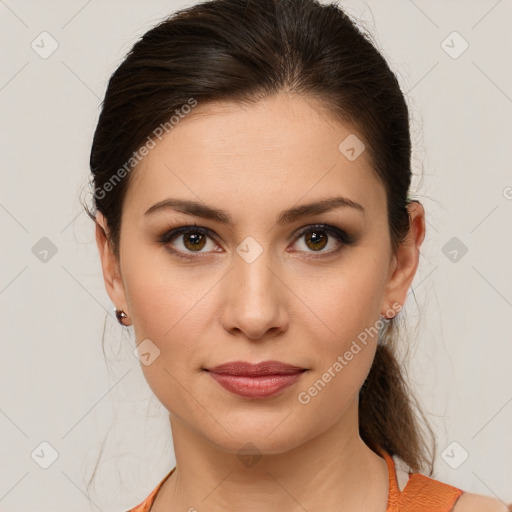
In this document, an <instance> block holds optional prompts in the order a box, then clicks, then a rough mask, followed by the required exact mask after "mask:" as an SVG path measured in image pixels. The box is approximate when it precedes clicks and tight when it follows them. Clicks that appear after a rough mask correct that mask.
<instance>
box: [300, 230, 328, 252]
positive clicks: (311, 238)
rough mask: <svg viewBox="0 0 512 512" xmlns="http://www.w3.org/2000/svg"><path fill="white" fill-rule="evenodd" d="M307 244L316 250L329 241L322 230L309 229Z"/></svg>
mask: <svg viewBox="0 0 512 512" xmlns="http://www.w3.org/2000/svg"><path fill="white" fill-rule="evenodd" d="M305 240H306V245H307V246H308V247H309V248H310V249H313V250H315V251H318V250H322V249H323V248H324V247H325V246H326V245H327V242H328V237H327V235H326V234H325V232H322V231H321V230H316V229H315V230H314V231H309V232H308V234H307V235H306V238H305ZM310 244H311V245H310Z"/></svg>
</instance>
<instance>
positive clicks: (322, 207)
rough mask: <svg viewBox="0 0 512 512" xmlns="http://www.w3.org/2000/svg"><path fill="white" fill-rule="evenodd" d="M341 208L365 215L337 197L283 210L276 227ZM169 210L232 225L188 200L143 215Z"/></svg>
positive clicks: (219, 214)
mask: <svg viewBox="0 0 512 512" xmlns="http://www.w3.org/2000/svg"><path fill="white" fill-rule="evenodd" d="M342 207H348V208H353V209H355V210H358V211H360V212H362V213H363V214H365V210H364V208H363V207H362V206H361V205H360V204H359V203H356V202H355V201H352V200H351V199H349V198H347V197H343V196H337V197H330V198H327V199H321V200H319V201H315V202H313V203H308V204H303V205H299V206H294V207H292V208H290V209H288V210H285V211H283V212H281V213H280V214H279V215H278V217H277V220H276V225H278V226H279V225H282V224H286V223H291V222H294V221H296V220H298V219H300V218H302V217H307V216H311V215H318V214H320V213H325V212H328V211H330V210H333V209H335V208H342ZM169 209H170V210H174V211H177V212H181V213H186V214H189V215H195V216H196V217H201V218H203V219H210V220H215V221H217V222H221V223H222V224H228V225H232V224H233V220H232V218H231V216H230V215H229V214H228V213H227V212H226V211H224V210H221V209H218V208H213V207H212V206H208V205H206V204H204V203H201V202H198V201H190V200H188V199H175V198H169V199H164V200H163V201H160V202H158V203H156V204H154V205H153V206H151V207H150V208H148V209H147V210H146V212H145V213H144V216H146V215H151V214H154V213H156V212H161V211H165V210H169Z"/></svg>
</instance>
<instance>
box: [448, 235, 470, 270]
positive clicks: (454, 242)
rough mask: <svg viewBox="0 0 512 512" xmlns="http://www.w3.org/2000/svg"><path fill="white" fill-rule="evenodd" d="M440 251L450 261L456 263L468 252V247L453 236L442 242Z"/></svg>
mask: <svg viewBox="0 0 512 512" xmlns="http://www.w3.org/2000/svg"><path fill="white" fill-rule="evenodd" d="M441 251H442V253H443V254H444V255H445V256H446V257H447V258H448V259H449V260H450V261H451V262H452V263H458V262H459V261H460V260H461V259H462V258H463V256H464V255H465V254H466V253H467V252H468V248H467V247H466V246H465V245H464V244H463V243H462V242H461V240H460V239H459V238H457V237H456V236H454V237H452V238H450V240H448V242H446V243H445V244H444V246H443V248H442V249H441Z"/></svg>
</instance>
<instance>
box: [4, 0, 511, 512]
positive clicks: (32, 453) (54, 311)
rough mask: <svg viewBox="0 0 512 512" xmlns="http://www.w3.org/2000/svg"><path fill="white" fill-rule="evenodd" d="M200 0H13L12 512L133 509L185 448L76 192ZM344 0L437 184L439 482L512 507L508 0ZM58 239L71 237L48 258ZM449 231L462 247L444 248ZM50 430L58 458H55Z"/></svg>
mask: <svg viewBox="0 0 512 512" xmlns="http://www.w3.org/2000/svg"><path fill="white" fill-rule="evenodd" d="M192 3H193V2H177V1H167V2H165V1H147V0H146V1H144V2H143V1H137V2H135V1H126V2H121V1H119V2H118V1H99V0H93V1H88V2H87V1H84V0H80V1H74V0H73V1H69V0H66V1H60V2H57V1H47V2H38V1H35V0H34V1H20V0H5V1H0V14H1V32H0V33H1V36H0V37H1V46H0V52H1V53H0V55H1V56H0V62H1V78H0V109H1V114H2V126H3V128H2V138H1V148H0V155H1V173H2V174H1V183H2V186H1V192H0V222H1V237H2V245H1V247H2V264H1V267H0V304H1V308H2V309H1V311H2V323H1V349H2V352H1V364H2V371H1V374H0V375H1V397H0V428H1V435H0V446H1V450H2V452H1V460H2V467H1V470H0V511H2V512H5V511H12V512H15V511H26V510H32V511H34V512H35V511H53V512H58V511H66V512H70V511H78V510H102V511H105V512H106V511H110V510H111V511H121V510H126V509H127V508H129V507H131V506H134V505H136V504H138V503H139V502H140V501H141V500H142V499H144V498H145V497H146V496H147V495H148V494H149V492H150V491H151V490H152V489H153V488H154V487H155V485H156V484H157V483H158V482H159V481H160V480H161V479H162V478H163V476H164V475H165V474H166V473H167V472H168V471H169V469H170V468H171V467H173V465H174V463H175V460H174V455H173V450H172V442H171V437H170V431H169V424H168V417H167V413H166V411H165V409H164V408H163V406H162V405H161V404H160V403H159V402H158V400H157V399H156V398H155V397H153V396H152V393H151V390H150V389H149V387H148V386H147V384H146V382H145V380H144V378H143V375H142V372H141V369H140V366H139V365H140V363H139V361H138V360H137V359H136V358H135V356H133V354H132V349H133V347H134V341H133V339H132V338H131V337H130V336H131V334H132V332H131V331H127V332H125V333H123V332H122V330H123V329H122V328H121V327H120V326H119V325H118V324H117V322H116V320H115V319H114V317H113V305H112V304H111V303H110V300H109V298H108V296H107V294H106V292H105V289H104V285H103V280H102V275H101V268H100V263H99V257H98V255H97V249H96V245H95V241H94V231H93V223H92V221H90V220H89V219H88V217H86V215H85V214H84V213H83V211H82V209H81V206H80V203H79V199H80V197H81V196H83V195H84V192H83V190H82V188H83V187H84V186H85V184H86V182H87V179H88V161H89V151H90V144H91V141H92V135H93V131H94V128H95V125H96V121H97V116H98V113H99V104H100V101H101V100H102V98H103V95H104V92H105V88H106V83H107V80H108V78H109V77H110V74H111V73H112V72H113V71H114V70H115V68H116V67H117V66H118V65H119V63H120V62H121V60H122V58H123V56H124V55H125V53H126V52H127V51H128V50H129V49H130V48H131V46H132V45H133V43H134V42H135V41H136V39H137V38H138V37H139V36H140V35H142V34H143V33H144V32H145V31H147V30H148V29H149V28H150V27H152V26H153V25H154V24H156V23H157V22H158V21H159V20H160V19H161V18H162V17H164V16H165V15H168V14H170V13H171V12H173V11H174V10H176V9H177V8H178V7H182V6H185V5H191V4H192ZM341 5H342V6H344V7H345V8H346V9H347V11H348V12H349V13H351V14H355V15H357V16H358V17H360V18H361V19H363V20H364V24H365V26H366V27H367V28H368V29H369V30H370V31H371V32H372V33H373V34H374V36H375V38H376V40H377V42H378V45H379V46H380V48H381V49H382V51H383V52H384V55H385V56H386V57H387V58H388V61H389V62H390V64H391V66H392V68H393V69H394V70H395V72H396V73H397V74H398V76H399V78H400V81H401V84H402V87H403V90H404V91H405V92H406V93H407V98H408V101H409V105H410V108H411V114H412V116H413V118H414V121H413V123H412V135H413V140H414V145H415V146H414V172H415V174H416V175H418V176H419V175H420V174H421V173H422V172H423V180H422V181H421V180H416V181H415V184H414V189H413V192H414V193H415V197H417V198H419V199H420V200H421V201H422V203H423V205H424V206H425V208H426V211H427V221H428V225H427V237H426V240H425V243H424V245H423V251H422V257H421V260H420V267H419V270H418V274H417V276H416V278H415V281H414V284H413V289H414V292H415V295H416V301H415V300H414V298H413V297H412V295H411V294H410V295H409V298H408V302H407V303H406V308H405V309H406V311H405V313H406V315H407V316H408V324H409V325H410V327H411V329H410V330H411V333H410V336H409V337H408V339H407V340H404V341H403V343H404V344H406V343H407V344H409V345H410V347H411V348H410V353H409V356H410V357H411V361H410V365H409V368H410V370H409V374H410V375H409V376H410V380H411V383H412V385H413V387H414V389H415V390H416V391H417V394H418V398H419V400H420V403H421V404H422V407H423V409H424V410H425V412H426V413H427V414H428V415H429V419H430V421H431V423H432V425H433V426H434V428H435V429H436V432H437V438H438V447H439V449H438V458H437V466H436V474H435V477H436V478H438V479H440V480H443V481H445V482H448V483H451V484H452V485H455V486H458V487H461V488H463V489H465V490H467V491H471V492H478V493H482V494H488V495H491V496H493V495H494V496H496V497H499V498H500V499H502V500H504V501H507V502H510V501H512V469H511V464H510V461H511V460H512V436H511V435H510V433H511V432H512V377H511V361H512V343H511V339H510V318H511V313H512V269H511V265H510V261H511V259H512V258H511V256H512V238H511V236H510V233H511V232H512V231H511V224H512V172H511V169H512V167H511V163H512V154H511V152H510V141H511V131H512V130H511V125H512V117H511V112H512V99H511V96H512V72H511V68H510V61H511V50H512V47H511V44H510V43H511V41H510V39H511V37H510V27H511V26H512V2H511V1H510V0H501V1H495V0H492V1H484V0H481V1H471V2H470V1H467V0H465V1H450V2H447V1H433V0H430V1H420V0H416V1H414V2H413V1H412V0H395V1H391V0H380V1H371V2H366V3H362V2H341ZM43 31H47V32H48V33H49V34H51V36H52V37H53V38H54V39H55V40H56V41H57V43H58V48H57V50H56V51H55V52H54V53H53V54H52V55H50V56H49V57H48V58H46V59H43V58H41V57H40V55H39V54H38V53H37V52H36V51H34V50H33V49H32V48H31V43H32V41H34V40H35V42H36V44H39V46H40V47H42V46H43V43H41V42H40V41H41V37H42V36H40V34H41V32H43ZM453 31H457V32H458V33H460V35H461V36H462V37H463V38H464V40H466V41H467V42H468V43H469V47H468V49H467V50H466V51H465V52H464V53H462V54H461V55H460V56H459V57H458V58H453V57H452V56H450V55H449V54H448V53H447V52H446V51H445V49H447V50H448V51H451V52H452V55H453V52H457V51H458V50H460V49H461V48H462V46H461V44H463V42H462V40H460V39H459V40H458V39H456V38H455V39H454V37H456V36H453V35H452V36H450V38H448V39H447V40H446V38H447V37H448V36H449V35H450V34H452V32H453ZM45 37H47V36H45ZM444 40H446V42H445V43H444V47H443V45H442V42H443V41H444ZM48 41H49V40H46V43H44V45H45V48H46V49H48V48H49V45H48V44H49V43H48ZM447 45H448V46H451V47H452V48H451V49H449V48H447ZM41 51H42V50H41ZM86 197H87V199H88V200H89V201H90V196H87V195H86ZM43 237H47V238H48V239H50V240H51V242H52V243H53V244H54V245H55V246H56V249H57V252H56V253H55V254H54V255H52V254H51V253H48V255H47V256H46V261H41V258H43V260H44V253H41V252H39V253H38V248H39V250H40V246H39V245H36V244H38V242H39V241H40V240H41V238H43ZM453 237H456V240H455V241H452V242H450V244H454V243H455V244H458V246H457V245H456V246H453V247H452V246H451V245H448V246H446V244H447V243H449V241H450V240H451V239H452V238H453ZM39 243H40V244H45V243H46V244H47V243H48V242H39ZM461 244H463V245H464V246H465V247H466V248H467V253H466V254H464V255H462V252H461V251H460V247H462V245H461ZM34 246H36V249H33V248H34ZM454 248H455V250H457V251H458V252H457V258H456V261H452V259H453V258H454V256H455V253H453V252H452V254H451V255H450V254H448V251H453V249H454ZM443 249H444V250H443ZM445 253H447V254H448V256H446V255H445ZM106 317H107V320H106V329H105V349H106V355H107V359H108V362H109V366H108V370H109V371H107V367H106V366H105V360H104V355H103V352H102V348H101V338H102V334H103V327H104V321H105V318H106ZM103 441H105V444H104V446H103V448H104V450H105V452H104V457H103V458H102V461H101V463H100V465H99V467H98V471H97V479H96V485H95V486H93V487H92V488H91V498H92V500H91V501H89V500H88V498H87V496H86V494H87V489H86V487H87V481H88V478H89V476H90V474H91V472H92V470H93V468H94V464H95V462H96V459H97V457H98V454H99V450H100V448H101V446H102V443H103ZM44 442H45V443H49V445H51V447H53V450H55V451H56V452H57V454H58V457H57V459H56V460H55V461H54V462H53V463H52V464H51V465H50V466H49V467H48V468H47V469H43V468H42V467H40V465H41V464H44V463H45V462H46V463H50V462H51V456H52V448H50V447H49V446H48V445H46V444H43V445H41V443H44ZM452 442H457V443H458V444H457V445H451V446H450V443H452ZM447 447H449V448H448V451H446V452H445V455H444V457H443V456H441V454H442V453H443V450H445V448H447ZM452 450H453V451H452ZM463 450H465V451H467V452H468V454H469V457H468V459H467V460H466V461H465V462H464V463H463V464H462V465H460V467H459V468H458V469H453V468H452V467H451V466H454V465H456V463H457V461H459V462H460V460H461V457H463V455H464V451H463ZM454 461H455V462H454ZM450 465H451V466H450Z"/></svg>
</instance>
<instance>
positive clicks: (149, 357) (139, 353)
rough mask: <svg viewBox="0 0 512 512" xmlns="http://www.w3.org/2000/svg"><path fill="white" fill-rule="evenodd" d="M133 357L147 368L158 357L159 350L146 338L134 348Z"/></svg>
mask: <svg viewBox="0 0 512 512" xmlns="http://www.w3.org/2000/svg"><path fill="white" fill-rule="evenodd" d="M133 355H134V356H135V357H136V358H137V359H138V360H139V361H140V362H141V363H142V364H143V365H144V366H149V365H150V364H151V363H152V362H153V361H154V360H155V359H156V358H157V357H158V356H159V355H160V349H159V348H158V347H157V346H156V345H155V344H154V343H153V342H152V341H151V340H150V339H148V338H146V339H145V340H142V341H141V342H140V343H139V344H138V345H137V346H136V347H135V349H134V351H133Z"/></svg>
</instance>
